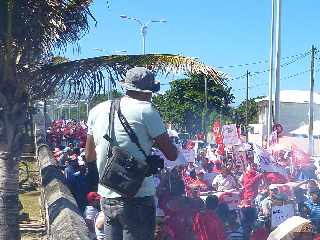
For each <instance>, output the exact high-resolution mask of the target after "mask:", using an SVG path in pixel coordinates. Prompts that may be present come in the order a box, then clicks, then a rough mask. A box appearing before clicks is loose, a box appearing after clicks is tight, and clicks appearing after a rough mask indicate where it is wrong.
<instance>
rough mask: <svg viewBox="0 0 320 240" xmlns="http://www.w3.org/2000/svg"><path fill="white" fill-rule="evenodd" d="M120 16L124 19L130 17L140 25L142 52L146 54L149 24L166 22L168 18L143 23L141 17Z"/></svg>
mask: <svg viewBox="0 0 320 240" xmlns="http://www.w3.org/2000/svg"><path fill="white" fill-rule="evenodd" d="M120 17H121V18H122V19H130V20H133V21H135V22H137V23H138V24H139V25H140V27H141V28H140V32H141V36H142V53H143V54H145V53H146V35H147V29H148V25H149V24H150V23H166V22H167V20H165V19H160V20H149V21H148V22H147V23H145V24H143V23H142V22H141V21H140V20H139V19H137V18H133V17H128V16H126V15H120Z"/></svg>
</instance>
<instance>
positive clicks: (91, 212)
mask: <svg viewBox="0 0 320 240" xmlns="http://www.w3.org/2000/svg"><path fill="white" fill-rule="evenodd" d="M97 214H98V210H97V209H96V208H95V207H93V206H86V207H85V209H84V212H83V218H84V219H88V220H92V221H93V220H94V218H95V216H96V215H97Z"/></svg>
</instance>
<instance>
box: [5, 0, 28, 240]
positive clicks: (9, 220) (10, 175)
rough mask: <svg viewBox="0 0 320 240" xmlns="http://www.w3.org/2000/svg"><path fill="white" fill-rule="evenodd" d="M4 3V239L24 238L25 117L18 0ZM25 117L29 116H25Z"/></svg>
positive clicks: (9, 0)
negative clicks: (16, 33)
mask: <svg viewBox="0 0 320 240" xmlns="http://www.w3.org/2000/svg"><path fill="white" fill-rule="evenodd" d="M2 4H3V5H2V6H3V7H4V13H5V14H4V15H3V16H4V19H1V20H3V21H2V23H3V24H4V28H3V29H4V36H5V42H4V49H3V50H4V51H3V54H1V55H0V64H1V63H2V64H1V65H2V66H0V68H2V70H1V71H0V73H1V75H0V86H1V88H0V111H1V114H0V115H1V116H0V121H1V124H0V125H1V126H2V129H0V239H10V240H11V239H12V240H16V239H20V230H19V222H18V215H19V204H18V187H19V185H18V182H19V180H18V177H19V172H18V161H19V158H20V156H21V149H22V137H21V131H20V130H21V128H20V126H21V124H23V121H21V119H23V118H24V117H25V98H24V97H23V95H24V94H23V92H22V91H21V88H19V85H18V84H19V83H18V81H17V79H16V57H15V56H17V49H16V47H15V44H14V39H13V38H12V19H13V16H12V12H13V5H14V0H5V1H3V2H2ZM24 120H25V119H24Z"/></svg>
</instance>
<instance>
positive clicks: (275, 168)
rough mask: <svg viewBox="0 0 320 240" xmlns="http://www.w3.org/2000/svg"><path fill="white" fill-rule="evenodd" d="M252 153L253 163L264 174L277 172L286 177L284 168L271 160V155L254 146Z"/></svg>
mask: <svg viewBox="0 0 320 240" xmlns="http://www.w3.org/2000/svg"><path fill="white" fill-rule="evenodd" d="M253 151H254V162H255V163H256V164H257V165H258V166H259V167H260V168H261V170H264V171H266V172H277V173H280V174H281V175H283V176H287V175H288V174H287V171H286V170H285V169H284V167H282V166H280V165H278V164H277V163H276V161H275V159H274V158H273V156H272V154H271V153H269V152H268V151H267V150H265V149H263V148H262V147H260V146H258V145H256V144H254V145H253Z"/></svg>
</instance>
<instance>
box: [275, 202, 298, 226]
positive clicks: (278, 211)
mask: <svg viewBox="0 0 320 240" xmlns="http://www.w3.org/2000/svg"><path fill="white" fill-rule="evenodd" d="M293 216H294V206H293V204H286V205H281V206H272V210H271V228H276V227H278V226H279V225H280V224H281V223H283V222H284V221H285V220H287V219H288V218H291V217H293Z"/></svg>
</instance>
